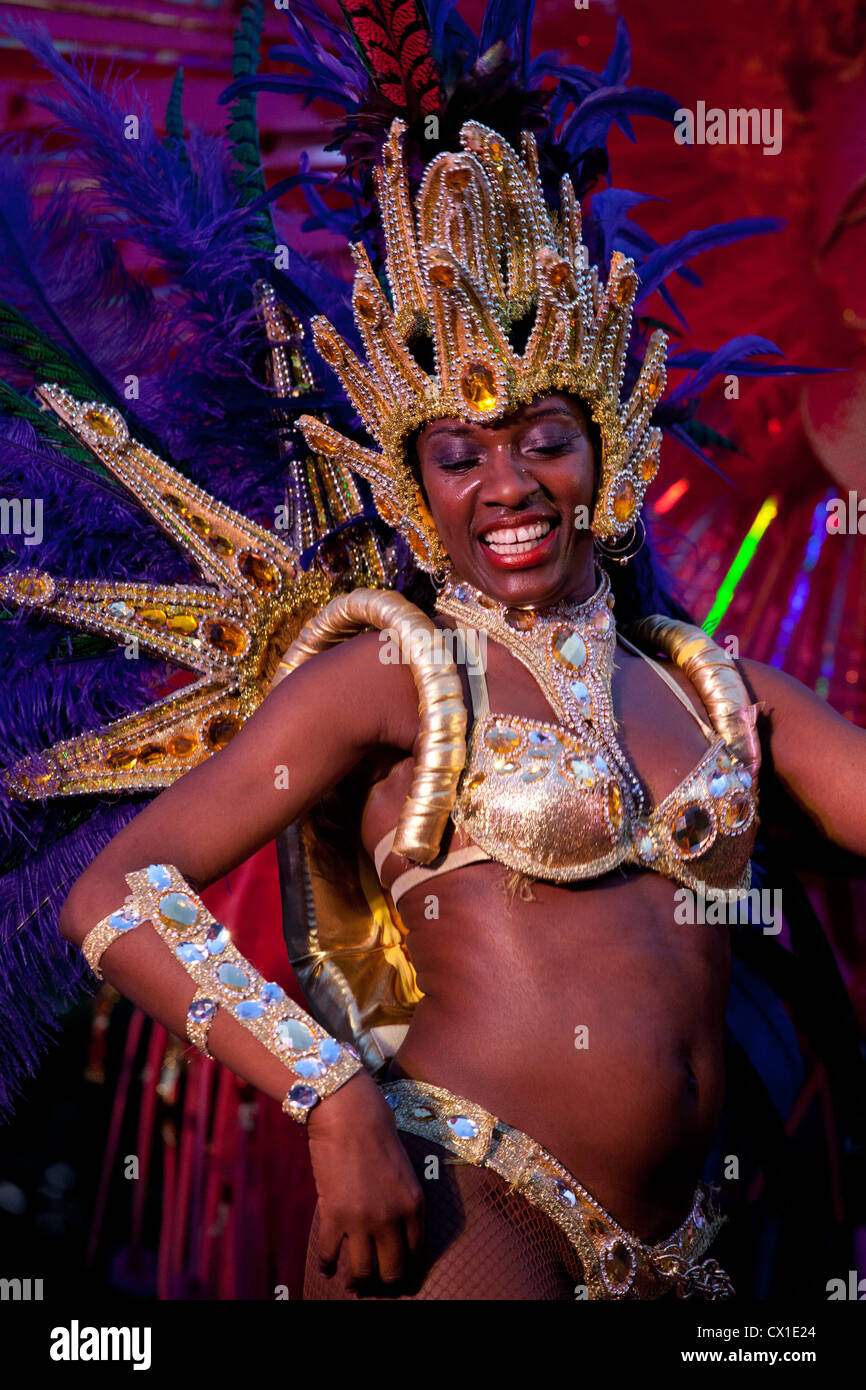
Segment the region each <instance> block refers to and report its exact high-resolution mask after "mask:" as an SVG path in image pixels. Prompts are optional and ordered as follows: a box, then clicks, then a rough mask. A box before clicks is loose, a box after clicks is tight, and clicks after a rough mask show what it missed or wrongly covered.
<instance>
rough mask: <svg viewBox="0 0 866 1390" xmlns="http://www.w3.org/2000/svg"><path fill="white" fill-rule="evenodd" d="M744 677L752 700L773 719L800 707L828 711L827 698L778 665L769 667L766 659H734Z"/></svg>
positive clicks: (800, 708) (785, 715)
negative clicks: (817, 693) (820, 695)
mask: <svg viewBox="0 0 866 1390" xmlns="http://www.w3.org/2000/svg"><path fill="white" fill-rule="evenodd" d="M735 664H736V666H737V669H738V670H739V672H740V674H741V675H742V676H743V678H744V680H745V683H746V687H747V689H748V691H749V694H750V695H751V697H752V699H753V701H755V702H756V703H758V704H760V705H761V706H762V712H763V713H764V714H767V715H768V716H769V717H770V718H771V719H773V720H774V721H776V720H779V719H782V718H786V717H787V716H789V715H790V714H792V713H794V712H796V711H797V710H804V709H805V710H808V709H812V710H813V712H817V711H818V710H825V709H826V708H827V704H826V701H824V700H822V699H821V698H820V697H819V696H818V695H816V694H815V692H814V690H809V688H808V687H807V686H805V685H803V683H802V681H798V680H797V679H796V678H795V677H794V676H790V675H788V672H787V671H781V670H779V668H778V666H768V665H767V663H766V662H764V661H755V660H753V658H752V657H746V656H743V657H738V658H737V659H736V662H735Z"/></svg>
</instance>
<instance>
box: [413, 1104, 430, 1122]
mask: <svg viewBox="0 0 866 1390" xmlns="http://www.w3.org/2000/svg"><path fill="white" fill-rule="evenodd" d="M409 1114H410V1115H411V1116H412V1118H413V1119H414V1120H432V1119H433V1111H432V1110H431V1109H430V1106H429V1105H413V1106H412V1109H411V1110H410V1111H409Z"/></svg>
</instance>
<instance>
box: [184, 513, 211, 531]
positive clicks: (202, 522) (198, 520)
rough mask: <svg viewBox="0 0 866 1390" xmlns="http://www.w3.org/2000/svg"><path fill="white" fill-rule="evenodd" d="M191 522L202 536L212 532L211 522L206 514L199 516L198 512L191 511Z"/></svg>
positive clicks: (193, 527)
mask: <svg viewBox="0 0 866 1390" xmlns="http://www.w3.org/2000/svg"><path fill="white" fill-rule="evenodd" d="M189 524H190V526H191V527H192V529H193V530H194V531H198V533H199V535H200V536H207V535H209V534H210V522H209V521H208V519H207V517H206V516H199V515H198V514H197V513H196V512H190V516H189Z"/></svg>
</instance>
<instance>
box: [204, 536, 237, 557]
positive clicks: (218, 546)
mask: <svg viewBox="0 0 866 1390" xmlns="http://www.w3.org/2000/svg"><path fill="white" fill-rule="evenodd" d="M207 543H208V545H209V546H210V548H211V550H215V551H216V553H217V555H234V553H235V548H234V546H233V545H232V543H231V541H230V540H229V538H228V536H220V535H217V534H215V535H210V536H208V538H207Z"/></svg>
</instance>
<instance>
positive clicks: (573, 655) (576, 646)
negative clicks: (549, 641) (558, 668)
mask: <svg viewBox="0 0 866 1390" xmlns="http://www.w3.org/2000/svg"><path fill="white" fill-rule="evenodd" d="M553 658H554V660H555V661H558V662H559V663H560V665H562V666H570V667H571V668H572V669H573V670H575V671H579V670H580V669H581V667H582V666H585V665H586V643H585V642H584V640H583V638H582V637H581V635H580V633H579V632H575V631H574V630H573V629H572V628H570V627H561V628H559V630H558V631H557V632H555V633H554V636H553Z"/></svg>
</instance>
